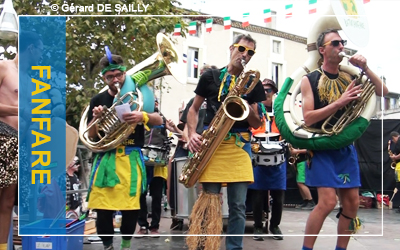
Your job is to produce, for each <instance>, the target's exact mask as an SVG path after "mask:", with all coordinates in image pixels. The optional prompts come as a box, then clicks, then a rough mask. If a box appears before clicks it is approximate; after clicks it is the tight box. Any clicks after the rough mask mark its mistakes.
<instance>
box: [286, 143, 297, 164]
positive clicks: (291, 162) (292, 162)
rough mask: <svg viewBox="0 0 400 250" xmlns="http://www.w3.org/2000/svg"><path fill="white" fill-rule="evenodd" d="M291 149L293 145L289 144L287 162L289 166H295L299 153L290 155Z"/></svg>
mask: <svg viewBox="0 0 400 250" xmlns="http://www.w3.org/2000/svg"><path fill="white" fill-rule="evenodd" d="M293 149H294V148H293V146H292V145H291V144H289V151H290V157H289V159H288V163H289V165H290V166H296V162H297V160H298V159H299V154H295V155H292V152H293Z"/></svg>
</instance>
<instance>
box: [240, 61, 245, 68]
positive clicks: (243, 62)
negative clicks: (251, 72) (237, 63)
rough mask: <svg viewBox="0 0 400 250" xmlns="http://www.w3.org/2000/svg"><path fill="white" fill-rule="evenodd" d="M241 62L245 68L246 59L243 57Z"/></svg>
mask: <svg viewBox="0 0 400 250" xmlns="http://www.w3.org/2000/svg"><path fill="white" fill-rule="evenodd" d="M241 63H242V66H243V68H245V67H246V60H244V59H242V61H241Z"/></svg>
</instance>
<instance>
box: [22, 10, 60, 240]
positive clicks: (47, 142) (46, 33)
mask: <svg viewBox="0 0 400 250" xmlns="http://www.w3.org/2000/svg"><path fill="white" fill-rule="evenodd" d="M18 56H19V188H18V192H19V223H20V225H19V234H20V235H65V234H66V222H67V221H66V219H65V214H66V205H65V204H66V200H65V199H66V198H65V189H66V159H65V158H66V157H65V154H66V121H65V104H66V100H65V96H66V94H65V93H66V69H65V68H66V66H65V65H66V62H65V58H66V17H56V16H19V42H18Z"/></svg>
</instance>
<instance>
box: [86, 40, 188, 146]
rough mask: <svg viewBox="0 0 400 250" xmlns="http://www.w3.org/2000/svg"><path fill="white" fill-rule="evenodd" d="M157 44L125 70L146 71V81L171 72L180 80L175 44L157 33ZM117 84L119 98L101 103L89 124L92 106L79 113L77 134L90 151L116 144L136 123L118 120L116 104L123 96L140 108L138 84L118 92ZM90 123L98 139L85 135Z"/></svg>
mask: <svg viewBox="0 0 400 250" xmlns="http://www.w3.org/2000/svg"><path fill="white" fill-rule="evenodd" d="M157 47H158V51H157V52H156V53H154V54H153V55H152V56H150V57H149V58H147V59H146V60H144V61H143V62H141V63H140V64H138V65H136V66H135V67H133V68H132V69H130V70H128V71H127V75H136V76H144V75H146V76H145V82H148V81H151V80H154V79H156V78H159V77H162V76H165V75H172V76H174V77H175V79H177V80H178V81H180V79H179V78H178V74H177V73H178V70H179V63H180V62H181V59H180V56H179V55H178V51H177V49H176V48H175V46H174V45H173V44H172V42H171V41H170V40H169V39H168V38H167V37H166V36H165V35H164V34H161V33H159V34H158V35H157ZM141 72H146V74H141ZM180 82H181V81H180ZM116 87H117V89H118V93H117V98H118V100H117V101H116V102H115V103H114V104H113V105H112V106H111V107H110V108H107V107H104V109H103V113H102V115H101V117H100V118H98V119H96V120H94V121H93V122H92V123H91V124H90V125H89V126H88V125H87V115H88V112H91V110H89V105H88V106H87V107H86V108H85V110H84V111H83V113H82V117H81V121H80V124H79V137H80V139H81V141H82V143H83V144H84V145H85V146H86V147H87V148H89V149H90V150H92V151H93V152H104V151H108V150H111V149H114V148H116V147H117V146H118V145H120V144H121V143H122V142H123V141H124V140H125V139H127V138H128V137H129V135H130V134H132V133H133V132H134V130H135V128H136V125H137V124H133V125H129V124H128V123H126V122H122V121H120V120H119V118H118V116H117V113H116V110H115V106H117V105H119V104H122V103H123V100H125V99H126V98H129V101H128V103H129V105H130V106H131V107H132V106H133V105H135V106H136V107H135V110H136V111H140V110H141V109H142V107H143V96H142V93H141V92H140V90H139V89H138V88H136V90H135V91H131V92H128V93H126V94H124V95H123V96H120V89H119V86H116ZM107 90H108V86H105V87H104V88H103V89H102V90H101V91H100V92H99V93H101V92H104V91H107ZM93 126H96V127H97V131H98V132H97V136H98V138H99V140H93V139H92V138H89V136H88V132H89V130H90V128H92V127H93Z"/></svg>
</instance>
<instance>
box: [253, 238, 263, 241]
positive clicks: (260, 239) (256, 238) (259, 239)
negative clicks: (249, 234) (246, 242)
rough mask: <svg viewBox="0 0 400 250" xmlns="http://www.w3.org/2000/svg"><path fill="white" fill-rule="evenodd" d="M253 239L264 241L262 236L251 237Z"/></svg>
mask: <svg viewBox="0 0 400 250" xmlns="http://www.w3.org/2000/svg"><path fill="white" fill-rule="evenodd" d="M253 240H255V241H264V239H263V238H258V237H253Z"/></svg>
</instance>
